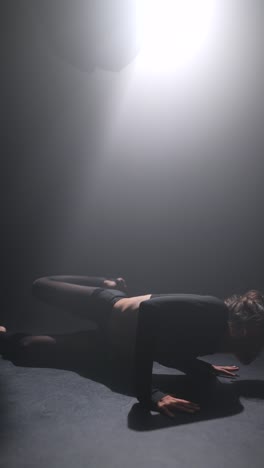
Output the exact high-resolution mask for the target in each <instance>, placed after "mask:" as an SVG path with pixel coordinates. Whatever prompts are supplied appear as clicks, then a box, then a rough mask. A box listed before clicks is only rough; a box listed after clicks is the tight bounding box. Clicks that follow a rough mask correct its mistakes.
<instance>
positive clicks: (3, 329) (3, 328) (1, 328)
mask: <svg viewBox="0 0 264 468" xmlns="http://www.w3.org/2000/svg"><path fill="white" fill-rule="evenodd" d="M0 332H2V333H5V332H6V327H3V326H2V325H0Z"/></svg>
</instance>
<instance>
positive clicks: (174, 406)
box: [156, 395, 200, 418]
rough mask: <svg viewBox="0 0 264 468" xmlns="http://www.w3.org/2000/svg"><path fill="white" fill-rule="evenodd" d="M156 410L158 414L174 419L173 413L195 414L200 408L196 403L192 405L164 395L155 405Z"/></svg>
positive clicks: (189, 402) (186, 401)
mask: <svg viewBox="0 0 264 468" xmlns="http://www.w3.org/2000/svg"><path fill="white" fill-rule="evenodd" d="M156 405H157V409H158V411H159V412H160V413H162V414H165V415H166V416H169V417H170V418H175V414H174V411H184V412H186V413H192V414H193V413H196V411H199V409H200V406H199V405H198V404H197V403H192V402H191V401H188V400H181V399H180V398H176V397H174V396H171V395H166V396H165V397H163V398H161V400H159V401H158V402H157V403H156Z"/></svg>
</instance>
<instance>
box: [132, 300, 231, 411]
mask: <svg viewBox="0 0 264 468" xmlns="http://www.w3.org/2000/svg"><path fill="white" fill-rule="evenodd" d="M166 296H169V295H166ZM227 324H228V308H227V306H226V304H225V303H224V302H223V301H222V300H220V299H218V298H216V297H213V296H200V295H195V294H174V295H173V298H172V296H171V299H170V300H168V301H166V300H165V301H155V300H154V301H153V300H151V299H150V300H147V301H144V302H142V303H141V305H140V308H139V313H138V322H137V334H136V345H135V361H134V385H135V394H136V397H137V398H138V400H139V401H140V402H141V403H142V404H143V405H144V406H145V407H147V408H150V409H151V408H153V406H154V407H155V403H156V402H157V401H158V400H160V399H161V398H162V397H163V396H164V395H166V394H165V393H163V392H161V391H160V390H159V389H156V388H152V366H153V361H157V362H159V363H160V364H162V365H165V366H168V367H174V368H176V369H179V370H181V371H183V372H186V373H188V372H191V373H196V374H200V373H207V374H208V372H210V371H212V366H211V364H209V363H206V362H204V361H201V360H199V359H196V358H197V357H198V356H203V355H207V354H213V353H215V352H217V351H218V350H219V343H220V341H221V338H222V337H223V335H224V333H225V331H226V329H227Z"/></svg>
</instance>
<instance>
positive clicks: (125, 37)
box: [0, 0, 264, 327]
mask: <svg viewBox="0 0 264 468" xmlns="http://www.w3.org/2000/svg"><path fill="white" fill-rule="evenodd" d="M96 5H97V6H96V8H95V6H94V2H91V1H90V2H84V1H78V2H74V5H73V2H62V1H56V2H50V1H49V2H40V1H36V2H30V1H25V2H21V1H8V2H7V1H6V2H5V1H3V2H1V23H2V26H1V31H2V32H1V35H2V39H1V46H0V47H1V114H2V123H3V125H2V128H3V129H4V135H3V140H2V141H3V149H2V152H1V154H2V156H1V162H2V170H1V179H2V182H1V203H2V223H1V226H2V227H1V234H2V243H1V246H2V249H1V250H2V252H1V253H2V255H1V258H2V261H1V264H2V268H1V272H2V273H1V286H2V287H1V289H2V295H1V301H2V302H3V304H2V311H3V314H4V319H5V320H6V323H7V325H9V324H10V325H13V324H14V325H15V326H18V327H21V326H23V324H26V325H29V324H34V325H38V324H40V325H41V324H42V323H43V324H46V320H48V319H47V317H48V315H49V311H48V310H47V309H45V318H44V317H43V314H42V313H38V311H39V310H40V309H37V307H36V304H35V303H34V304H33V303H32V300H31V298H30V294H31V282H32V280H33V279H34V278H36V277H37V276H42V275H45V274H94V275H101V274H102V275H110V276H115V275H117V276H119V275H122V276H124V277H125V278H126V279H127V282H128V283H129V285H130V288H131V289H130V291H131V294H135V293H144V292H153V293H154V292H156V293H159V292H195V293H210V294H215V295H218V296H220V297H224V296H225V295H228V294H230V293H231V292H235V291H237V292H240V291H244V290H246V289H249V288H260V289H263V274H262V269H263V229H264V222H263V143H264V142H263V138H264V137H263V53H262V43H263V34H264V33H263V28H262V21H263V15H264V11H263V4H262V2H261V1H253V2H252V0H251V1H243V2H240V1H234V2H231V3H230V2H227V1H223V2H222V3H221V5H222V6H221V9H220V10H221V11H220V13H221V18H220V24H221V27H219V31H218V36H217V40H216V43H215V44H214V47H213V48H212V52H211V55H210V54H209V55H210V56H209V59H208V60H207V61H206V62H205V63H203V64H202V65H200V66H198V67H197V68H195V67H193V69H192V70H189V71H188V72H186V75H184V73H183V74H182V75H181V74H178V75H177V74H176V75H175V76H172V77H170V76H166V77H165V78H164V77H163V78H159V79H156V78H155V77H153V76H145V77H144V78H143V79H142V82H141V81H140V79H138V81H137V82H136V85H135V86H134V88H133V89H132V91H131V85H130V75H131V67H132V66H133V60H134V59H135V57H136V56H137V52H138V44H137V42H136V39H135V37H134V35H133V34H134V27H135V25H134V19H135V16H134V13H135V12H134V10H133V2H129V1H127V2H120V1H119V2H118V1H114V0H113V1H108V2H96ZM84 12H86V17H85V15H84ZM109 12H111V15H110V13H109ZM77 13H78V14H77ZM74 15H75V16H74ZM76 17H77V19H76ZM72 18H73V19H75V21H74V20H72V21H71V19H72ZM80 18H82V22H80ZM78 21H79V22H78ZM76 25H77V26H76ZM122 25H123V27H122ZM74 28H75V29H74ZM78 32H79V36H78ZM120 38H122V40H121V39H120ZM66 39H67V40H66ZM67 41H68V43H67ZM63 47H64V48H63ZM129 93H131V96H132V97H131V96H130V95H129ZM127 96H128V97H127ZM129 96H130V98H129ZM56 317H57V316H56ZM56 317H55V316H54V314H52V316H51V317H50V318H51V323H52V324H55V322H56V320H57V318H56ZM43 320H44V322H43ZM65 320H66V318H65ZM60 324H61V322H60V319H58V326H60Z"/></svg>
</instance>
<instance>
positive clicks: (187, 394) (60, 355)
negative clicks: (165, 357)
mask: <svg viewBox="0 0 264 468" xmlns="http://www.w3.org/2000/svg"><path fill="white" fill-rule="evenodd" d="M53 336H55V335H53ZM56 337H57V344H56V345H55V346H54V345H47V344H36V343H35V344H34V346H30V347H28V348H19V351H18V348H17V349H16V350H15V349H14V350H13V354H12V350H10V349H9V353H6V354H5V355H3V357H4V359H8V360H10V361H11V362H12V363H13V364H15V365H16V366H23V367H45V368H53V369H62V370H69V371H72V372H76V373H77V374H79V375H81V376H83V377H85V378H87V379H90V380H93V381H96V382H98V383H101V384H103V385H105V386H107V387H109V388H110V389H111V390H112V391H113V392H116V393H121V394H123V395H127V396H131V397H133V396H134V395H133V392H132V390H131V379H130V372H129V370H128V369H127V368H126V366H125V364H124V362H123V363H122V362H121V361H119V362H118V360H116V361H115V362H114V359H113V357H112V358H111V357H109V353H107V351H108V350H107V349H106V348H105V343H104V342H103V340H101V338H100V337H98V334H96V333H94V330H93V331H91V330H89V331H88V332H87V331H85V332H77V333H71V334H67V335H56ZM58 337H59V338H58ZM153 384H154V385H155V386H157V387H159V388H161V389H162V390H163V391H165V392H168V393H170V394H174V395H176V396H177V397H178V398H184V399H187V400H190V401H194V402H197V403H199V404H200V407H201V410H200V411H199V413H196V414H187V413H180V412H177V413H176V417H175V419H169V418H168V417H165V416H163V415H161V414H159V413H153V412H149V411H147V410H145V409H143V408H142V407H141V405H140V404H138V403H136V404H134V405H133V407H132V408H131V410H130V412H129V414H128V427H129V428H130V429H132V430H136V431H148V430H154V429H160V428H163V427H164V428H165V427H169V426H178V425H183V424H188V423H194V422H198V421H203V420H209V419H216V418H222V417H227V416H231V415H234V414H237V413H240V412H241V411H243V406H242V404H241V403H240V401H239V398H240V397H241V396H243V397H246V398H259V399H264V381H262V380H243V381H232V382H231V381H228V382H225V383H223V382H222V381H221V379H217V378H215V377H211V378H209V379H208V378H207V379H205V378H203V379H200V380H199V381H197V379H195V380H194V379H192V378H190V377H187V376H185V375H175V374H172V375H169V374H153Z"/></svg>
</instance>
